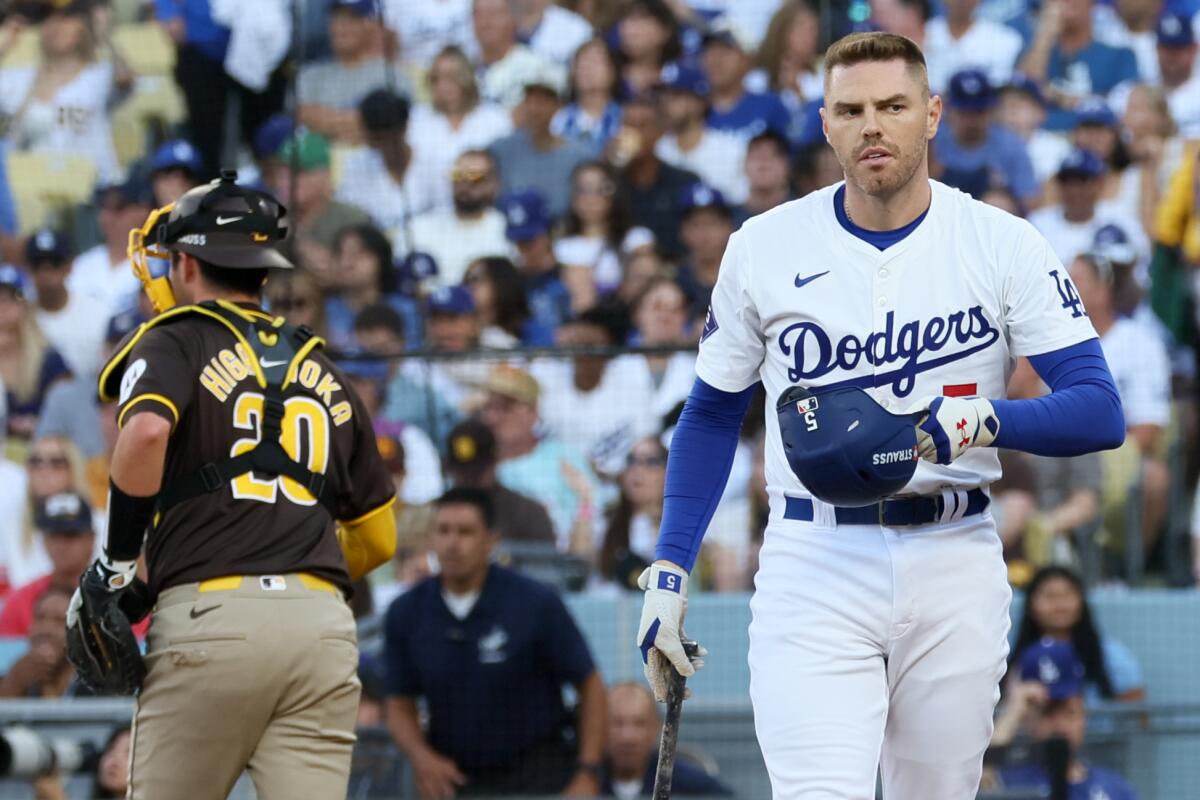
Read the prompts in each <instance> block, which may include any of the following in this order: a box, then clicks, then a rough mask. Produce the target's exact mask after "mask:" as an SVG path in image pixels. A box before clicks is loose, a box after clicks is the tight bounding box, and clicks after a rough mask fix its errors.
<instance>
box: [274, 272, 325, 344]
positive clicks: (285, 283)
mask: <svg viewBox="0 0 1200 800" xmlns="http://www.w3.org/2000/svg"><path fill="white" fill-rule="evenodd" d="M323 288H324V287H322V286H321V284H320V283H319V282H318V281H317V278H316V276H315V275H314V274H313V273H312V272H309V271H308V270H300V269H297V270H292V271H290V272H287V273H285V274H281V275H272V276H271V279H270V280H269V281H267V286H266V288H265V290H264V291H263V295H264V297H265V298H266V303H265V305H264V308H267V309H269V310H270V311H271V313H273V314H280V315H282V316H283V317H284V318H285V319H286V320H287V321H288V322H290V323H292V324H293V325H307V326H308V327H310V328H312V329H313V330H314V331H316V332H317V335H318V336H325V334H326V330H325V297H324V294H323V291H322V289H323ZM330 288H332V287H330Z"/></svg>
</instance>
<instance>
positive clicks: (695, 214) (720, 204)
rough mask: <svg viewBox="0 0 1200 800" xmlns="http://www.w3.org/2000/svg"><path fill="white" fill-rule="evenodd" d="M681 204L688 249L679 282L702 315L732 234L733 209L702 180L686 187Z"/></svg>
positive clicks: (694, 312)
mask: <svg viewBox="0 0 1200 800" xmlns="http://www.w3.org/2000/svg"><path fill="white" fill-rule="evenodd" d="M680 206H681V207H682V208H683V211H684V217H683V224H682V226H681V227H680V235H681V236H682V237H683V243H684V245H685V246H686V247H687V252H686V254H685V255H684V259H683V261H682V263H681V264H680V267H679V285H680V286H682V287H683V291H684V292H685V293H687V296H688V299H689V300H690V302H691V305H692V314H691V316H693V317H701V316H703V315H704V313H705V311H706V310H707V309H708V301H709V298H711V297H712V290H713V287H714V286H715V285H716V283H717V273H718V272H719V271H720V269H721V258H722V257H723V256H724V255H725V246H726V245H727V244H729V237H730V236H732V235H733V210H732V209H731V208H730V207H729V205H728V203H726V202H725V198H724V197H723V196H722V195H721V193H720V192H719V191H717V190H716V189H713V188H710V187H708V186H705V185H704V184H702V183H697V184H693V185H692V186H689V187H688V188H687V189H685V190H684V193H683V197H682V198H681V201H680Z"/></svg>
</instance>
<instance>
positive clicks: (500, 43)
mask: <svg viewBox="0 0 1200 800" xmlns="http://www.w3.org/2000/svg"><path fill="white" fill-rule="evenodd" d="M471 19H472V25H473V29H474V31H475V42H476V43H477V44H478V45H479V86H480V89H481V91H482V93H483V96H484V97H485V98H487V99H488V100H491V101H492V102H495V103H499V104H500V105H502V106H504V107H505V108H507V109H508V110H510V111H516V110H517V106H518V105H520V104H521V101H522V98H523V97H524V95H525V87H526V86H528V85H529V83H530V82H531V81H550V82H551V84H552V85H562V84H563V83H564V82H565V80H566V78H565V70H564V68H563V67H562V66H560V65H558V64H555V63H553V62H551V61H549V60H548V59H546V58H545V57H544V56H542V55H539V54H538V53H536V52H534V51H533V50H532V49H530V48H529V47H526V46H525V45H523V44H521V42H520V41H518V39H517V18H516V16H515V15H514V14H513V3H511V2H510V0H474V6H473V9H472V17H471ZM559 91H561V89H559ZM522 113H523V112H520V111H518V112H517V115H518V116H520V115H521V114H522Z"/></svg>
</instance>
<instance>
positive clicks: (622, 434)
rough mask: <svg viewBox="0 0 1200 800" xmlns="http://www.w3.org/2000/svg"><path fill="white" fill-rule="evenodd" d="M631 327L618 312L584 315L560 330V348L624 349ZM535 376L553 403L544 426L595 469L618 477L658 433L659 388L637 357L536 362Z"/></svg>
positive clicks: (545, 409)
mask: <svg viewBox="0 0 1200 800" xmlns="http://www.w3.org/2000/svg"><path fill="white" fill-rule="evenodd" d="M626 333H627V325H626V322H625V320H624V319H623V318H622V314H621V312H620V311H619V310H618V309H617V308H615V307H614V306H597V307H595V308H591V309H588V310H587V311H584V312H583V313H581V314H580V315H579V316H577V317H575V318H574V319H572V320H569V321H567V322H565V323H563V325H562V327H560V328H559V329H558V335H557V337H556V339H555V343H556V344H557V345H558V346H559V347H564V348H570V347H591V348H612V347H618V346H620V345H621V344H622V343H624V341H625V339H626ZM531 371H532V373H533V375H534V376H535V377H536V378H537V380H538V383H539V384H540V385H541V388H542V392H543V393H544V394H545V396H546V397H547V398H552V401H551V402H547V403H543V404H542V408H541V417H542V421H543V422H544V423H545V425H546V428H547V429H548V430H549V431H550V432H551V433H553V434H554V435H555V436H556V437H557V438H558V439H560V440H561V441H562V442H564V443H565V444H567V445H568V446H570V447H574V448H575V449H576V450H578V451H579V452H581V453H583V454H584V455H586V456H587V458H588V460H589V461H590V463H591V465H592V468H593V469H594V470H595V471H596V472H597V473H598V474H600V475H602V476H606V477H613V476H616V475H617V474H618V473H619V472H620V471H621V469H622V468H623V467H624V464H625V456H626V454H627V453H628V452H629V449H630V448H631V447H632V446H633V443H634V442H635V441H637V439H639V438H640V437H642V436H646V435H649V434H651V433H656V432H657V431H658V427H657V422H658V420H657V419H656V418H655V416H654V411H653V407H652V406H653V402H654V387H653V385H652V384H651V382H650V376H649V374H648V372H647V370H646V369H645V363H644V362H643V361H642V360H641V358H640V357H638V356H635V355H629V354H626V355H619V356H615V357H614V356H607V355H576V356H574V357H573V358H571V359H570V360H569V361H568V360H563V359H554V360H550V359H545V360H540V361H538V362H535V363H534V365H533V367H532V369H531Z"/></svg>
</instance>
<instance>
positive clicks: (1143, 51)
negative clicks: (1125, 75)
mask: <svg viewBox="0 0 1200 800" xmlns="http://www.w3.org/2000/svg"><path fill="white" fill-rule="evenodd" d="M1165 6H1166V3H1165V2H1164V0H1123V2H1120V3H1112V4H1111V5H1110V4H1108V3H1098V4H1097V5H1096V7H1095V8H1094V9H1093V10H1092V25H1093V26H1094V27H1095V36H1096V41H1099V42H1103V43H1104V44H1109V45H1112V46H1114V47H1127V48H1129V49H1130V50H1132V51H1133V54H1134V56H1136V58H1137V67H1138V79H1139V80H1140V81H1141V82H1142V83H1144V84H1147V85H1150V86H1157V85H1158V84H1159V82H1160V76H1159V74H1158V55H1157V53H1156V52H1155V50H1156V47H1155V36H1154V30H1155V22H1157V21H1158V19H1159V17H1160V16H1161V14H1162V12H1163V9H1164V7H1165Z"/></svg>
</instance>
